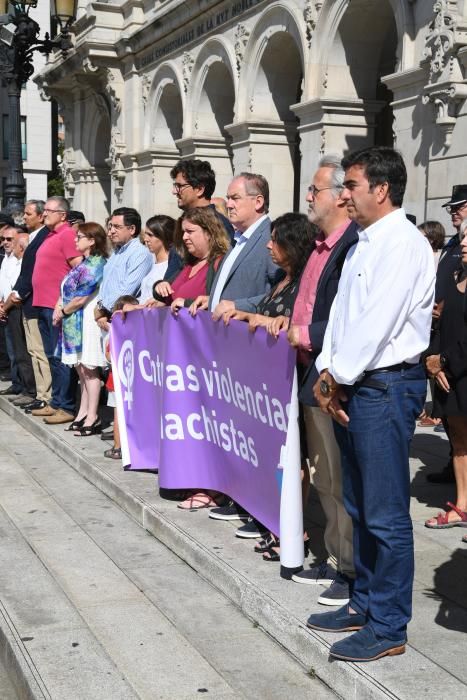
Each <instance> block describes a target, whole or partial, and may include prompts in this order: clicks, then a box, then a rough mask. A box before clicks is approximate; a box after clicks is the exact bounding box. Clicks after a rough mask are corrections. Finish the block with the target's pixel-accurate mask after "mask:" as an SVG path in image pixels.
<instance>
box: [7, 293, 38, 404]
mask: <svg viewBox="0 0 467 700" xmlns="http://www.w3.org/2000/svg"><path fill="white" fill-rule="evenodd" d="M8 333H9V334H10V337H11V341H12V345H13V352H14V354H15V360H16V367H17V370H18V374H19V378H20V381H21V384H22V385H23V393H24V394H27V395H28V396H30V397H31V398H33V399H34V398H35V397H36V380H35V379H34V371H33V368H32V362H31V356H30V354H29V352H28V348H27V345H26V337H25V335H24V326H23V313H22V311H21V308H18V307H14V308H13V309H11V311H10V313H9V314H8Z"/></svg>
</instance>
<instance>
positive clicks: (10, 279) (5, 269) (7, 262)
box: [0, 226, 25, 398]
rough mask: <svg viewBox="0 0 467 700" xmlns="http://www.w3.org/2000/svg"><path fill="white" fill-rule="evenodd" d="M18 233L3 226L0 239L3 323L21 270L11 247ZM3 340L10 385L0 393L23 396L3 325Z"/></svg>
mask: <svg viewBox="0 0 467 700" xmlns="http://www.w3.org/2000/svg"><path fill="white" fill-rule="evenodd" d="M18 236H19V233H18V231H17V230H16V228H15V227H14V226H11V227H8V226H6V227H5V228H3V230H2V233H1V240H2V244H3V250H4V253H5V257H4V260H3V263H2V267H1V269H0V319H1V322H2V323H3V324H6V323H7V317H6V314H5V313H4V307H5V302H6V300H7V299H8V296H9V295H10V292H11V290H12V287H13V285H14V284H15V282H16V280H17V278H18V275H19V273H20V270H21V259H20V258H18V257H17V256H15V255H14V252H13V249H14V247H15V244H16V242H17V240H18ZM5 340H6V349H7V353H8V357H9V360H10V371H11V385H10V386H9V387H7V388H6V389H2V390H1V391H0V395H3V396H8V395H11V396H12V397H13V398H14V397H18V398H19V397H23V394H24V393H25V387H24V384H23V382H22V380H21V375H20V371H19V366H18V362H17V358H16V354H15V348H14V345H13V336H12V333H11V328H9V327H8V325H5Z"/></svg>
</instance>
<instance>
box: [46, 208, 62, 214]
mask: <svg viewBox="0 0 467 700" xmlns="http://www.w3.org/2000/svg"><path fill="white" fill-rule="evenodd" d="M57 212H58V213H60V214H64V213H65V210H64V209H44V214H57Z"/></svg>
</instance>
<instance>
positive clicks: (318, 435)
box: [0, 147, 467, 661]
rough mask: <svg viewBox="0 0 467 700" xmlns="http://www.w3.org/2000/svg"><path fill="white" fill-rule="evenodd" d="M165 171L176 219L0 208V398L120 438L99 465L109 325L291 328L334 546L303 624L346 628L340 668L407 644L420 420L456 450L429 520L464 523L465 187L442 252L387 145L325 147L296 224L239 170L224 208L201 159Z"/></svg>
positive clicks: (312, 579) (250, 523)
mask: <svg viewBox="0 0 467 700" xmlns="http://www.w3.org/2000/svg"><path fill="white" fill-rule="evenodd" d="M171 177H172V181H173V186H172V192H173V194H174V196H175V197H176V199H177V204H178V207H179V208H180V210H181V215H180V217H179V218H178V219H177V220H175V219H173V218H172V217H170V216H167V215H164V214H156V215H155V216H152V217H151V218H150V219H149V220H148V221H147V222H146V224H145V226H144V227H143V226H142V222H141V218H140V215H139V214H138V212H137V211H136V210H135V209H133V208H130V207H120V208H118V209H115V210H114V211H113V212H112V214H111V216H110V217H109V219H108V220H107V221H105V222H86V221H85V216H84V215H83V214H82V213H81V212H77V211H72V210H70V206H69V203H68V201H67V200H66V199H65V198H63V197H58V196H54V197H50V198H49V199H48V200H47V202H43V201H40V200H30V201H28V202H27V203H26V205H25V207H24V215H23V222H24V223H23V224H21V225H18V223H17V222H16V223H15V222H14V221H13V220H12V219H10V217H9V216H8V215H5V214H0V242H1V252H0V254H1V258H0V262H1V267H0V322H1V323H0V372H1V376H0V378H1V379H2V380H3V381H6V380H9V381H10V382H11V383H10V385H9V386H7V388H5V389H2V390H1V391H0V394H2V395H4V396H7V397H8V398H9V399H10V400H11V401H12V403H13V404H14V405H15V406H17V407H20V408H21V409H23V410H24V411H25V412H27V413H30V414H31V415H32V416H34V417H37V418H38V419H43V420H44V421H45V422H46V423H48V424H52V425H53V424H65V425H66V428H65V429H66V430H69V431H72V432H73V434H74V435H75V436H76V437H79V438H81V437H90V436H95V435H99V434H101V437H102V438H103V439H110V440H113V446H112V447H111V448H110V449H108V450H106V451H105V456H106V457H108V458H112V459H120V458H121V449H120V443H119V430H118V418H117V415H116V413H115V416H114V426H113V430H112V431H107V432H105V431H104V432H103V430H102V429H103V425H102V421H101V417H100V412H99V405H100V402H102V396H103V395H107V402H108V405H109V406H115V397H114V392H113V383H112V375H111V371H110V374H109V365H110V359H109V358H110V355H109V340H108V333H109V329H110V324H111V323H112V317H113V314H115V313H123V314H126V313H131V312H132V311H134V310H136V309H138V308H142V307H145V308H155V309H157V308H159V307H167V306H170V308H171V310H172V313H174V314H178V313H179V311H180V309H181V308H182V307H185V308H188V310H189V312H190V313H191V314H193V315H196V314H200V313H209V314H210V315H211V317H212V319H213V322H217V323H225V324H226V325H227V324H229V323H231V322H232V320H237V321H240V322H245V323H248V324H249V327H250V330H251V331H255V329H256V328H257V327H258V326H262V327H264V328H265V329H266V330H267V332H268V333H270V334H271V335H272V336H273V337H275V338H277V337H278V336H279V334H281V333H282V334H286V335H287V338H288V341H289V343H290V344H291V345H292V346H293V347H294V348H296V350H297V372H298V378H299V401H300V409H301V410H300V432H301V438H302V440H301V450H302V472H303V482H304V488H303V492H304V501H305V507H306V503H307V491H308V488H307V486H308V485H309V483H310V481H311V483H312V484H313V486H314V488H315V489H316V491H317V493H318V496H319V499H320V502H321V506H322V509H323V512H324V515H325V518H326V524H325V532H324V543H325V547H326V550H327V555H328V556H327V558H326V560H325V561H323V562H320V563H318V564H313V565H312V566H311V567H309V568H306V569H303V570H301V571H296V572H295V573H294V574H293V575H292V580H293V581H294V582H295V583H298V584H312V585H321V588H320V589H317V590H319V597H318V602H319V603H321V604H323V605H326V606H329V607H333V608H334V609H332V610H330V611H329V612H324V613H320V614H312V615H311V616H310V617H309V619H308V623H307V624H308V626H309V627H310V628H312V629H317V630H323V631H331V632H352V634H350V635H348V636H346V637H345V638H344V639H342V640H340V641H338V642H336V643H335V644H334V645H333V646H332V647H331V650H330V654H331V656H333V657H335V658H339V659H344V660H351V661H371V660H374V659H378V658H380V657H382V656H386V655H397V654H400V653H403V652H404V650H405V644H406V638H407V633H406V631H407V624H408V622H409V620H410V617H411V599H412V583H413V568H414V565H413V535H412V525H411V519H410V513H409V503H410V479H409V447H410V441H411V438H412V436H413V433H414V429H415V425H416V421H417V420H419V421H420V422H421V424H422V425H424V426H427V427H429V426H432V427H433V429H435V430H445V431H446V433H447V436H448V438H449V443H450V447H451V458H450V462H449V464H448V465H447V466H446V468H445V469H444V470H443V472H441V473H439V474H431V475H430V480H431V481H439V482H443V481H444V482H449V481H452V482H455V485H456V495H455V497H453V500H452V502H450V503H449V504H448V509H447V511H446V512H443V513H440V514H438V515H437V516H435V517H434V518H431V519H429V520H428V521H427V522H426V526H427V527H429V528H448V527H455V526H467V330H466V329H467V304H466V296H467V295H466V282H467V236H466V233H467V185H457V186H455V187H454V188H453V191H452V196H451V199H450V201H449V202H447V203H446V204H445V205H444V206H445V207H446V208H447V210H448V212H449V214H450V215H451V219H452V224H453V226H454V229H455V234H454V235H453V236H452V237H451V238H450V239H449V240H448V242H447V243H446V241H445V238H446V236H445V231H444V229H443V227H442V226H441V224H440V223H439V222H436V221H426V222H425V223H424V224H422V225H421V226H420V227H419V228H418V229H417V228H416V226H415V225H414V224H413V223H412V222H411V221H410V220H409V218H408V217H407V215H406V213H405V211H404V209H403V208H402V204H403V197H404V192H405V187H406V182H407V173H406V168H405V165H404V162H403V159H402V157H401V155H400V154H399V153H398V152H396V151H394V150H393V149H390V148H383V147H374V148H368V149H363V150H360V151H357V152H355V153H352V154H350V155H348V156H346V157H345V158H344V159H341V158H340V157H338V156H335V155H325V156H323V157H322V158H321V160H320V162H319V164H318V167H317V170H316V172H315V173H313V174H312V177H311V182H310V186H309V187H308V193H307V197H306V200H307V204H308V212H307V215H304V214H299V213H293V212H290V213H284V214H283V215H281V216H279V217H278V218H276V219H275V220H274V221H271V219H270V218H269V216H268V211H269V187H268V182H267V180H266V178H265V177H264V176H262V175H259V174H253V173H246V172H245V173H240V174H238V175H235V177H233V179H232V181H231V182H230V184H229V186H228V189H227V193H226V198H225V199H223V198H222V197H216V198H213V195H214V193H215V187H216V181H215V173H214V171H213V170H212V167H211V166H210V164H209V163H208V162H206V161H201V160H196V159H184V160H180V161H179V162H178V163H177V164H176V166H175V167H174V168H173V169H172V171H171ZM435 283H436V284H435ZM427 379H429V380H430V381H431V386H432V396H433V403H432V408H431V410H430V411H428V410H427V409H428V406H430V405H431V404H426V405H425V399H426V390H427ZM104 382H105V383H106V387H107V392H103V391H102V386H103V383H104ZM78 384H79V393H78V391H77V387H78ZM77 396H79V399H78V400H77ZM430 414H431V415H430ZM383 494H384V497H383ZM179 496H180V498H179V500H180V503H179V507H181V508H182V509H185V510H189V511H191V510H198V509H200V508H208V509H209V515H210V517H211V518H212V519H213V520H239V521H241V522H242V525H241V526H240V527H239V529H238V530H237V533H236V534H237V536H239V537H245V538H255V539H256V540H257V542H256V544H255V551H257V552H259V553H261V554H262V555H263V558H264V559H265V560H267V561H278V560H279V558H280V542H279V540H278V539H277V537H275V536H274V535H273V534H272V533H269V532H266V531H265V528H264V527H263V526H262V524H261V523H259V522H257V521H256V520H254V518H252V517H249V515H248V513H246V512H245V511H244V510H243V509H242V507H241V505H240V504H238V503H234V502H232V501H229V500H228V497H226V496H225V495H223V494H220V493H217V492H202V491H193V490H192V491H189V492H186V493H181V494H179ZM464 540H465V538H464ZM307 550H308V535H307V533H304V551H305V553H307Z"/></svg>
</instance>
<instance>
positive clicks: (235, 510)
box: [209, 501, 248, 520]
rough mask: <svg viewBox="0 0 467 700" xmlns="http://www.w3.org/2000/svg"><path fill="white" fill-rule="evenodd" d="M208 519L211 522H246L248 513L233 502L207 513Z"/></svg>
mask: <svg viewBox="0 0 467 700" xmlns="http://www.w3.org/2000/svg"><path fill="white" fill-rule="evenodd" d="M209 517H210V518H212V519H213V520H246V519H247V518H248V513H247V512H246V510H244V509H243V508H242V507H241V506H239V505H237V504H236V503H235V501H229V502H228V504H227V505H226V506H220V508H213V509H212V510H211V512H210V513H209Z"/></svg>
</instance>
